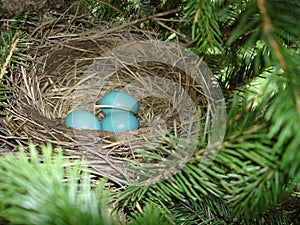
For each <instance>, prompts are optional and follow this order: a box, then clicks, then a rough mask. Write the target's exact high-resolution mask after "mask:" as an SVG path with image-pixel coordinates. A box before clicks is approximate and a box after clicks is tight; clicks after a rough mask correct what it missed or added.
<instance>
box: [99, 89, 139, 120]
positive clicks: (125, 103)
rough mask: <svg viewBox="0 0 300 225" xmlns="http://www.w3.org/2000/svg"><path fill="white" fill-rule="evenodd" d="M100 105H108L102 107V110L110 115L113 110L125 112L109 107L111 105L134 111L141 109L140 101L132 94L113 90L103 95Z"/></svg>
mask: <svg viewBox="0 0 300 225" xmlns="http://www.w3.org/2000/svg"><path fill="white" fill-rule="evenodd" d="M100 105H102V106H106V107H103V108H102V112H103V113H104V114H105V115H109V114H111V113H113V112H123V111H124V110H121V109H113V108H109V106H117V107H121V108H125V109H129V110H131V111H133V112H137V111H138V110H139V103H138V101H137V100H136V99H135V98H134V97H132V96H131V95H130V94H127V93H125V92H121V91H111V92H109V93H107V94H105V95H104V96H103V98H102V99H101V101H100Z"/></svg>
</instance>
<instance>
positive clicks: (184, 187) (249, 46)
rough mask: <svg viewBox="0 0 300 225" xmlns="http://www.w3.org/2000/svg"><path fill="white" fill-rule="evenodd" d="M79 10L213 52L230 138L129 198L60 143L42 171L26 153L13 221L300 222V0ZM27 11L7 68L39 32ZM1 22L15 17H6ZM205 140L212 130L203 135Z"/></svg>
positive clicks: (6, 166) (5, 180)
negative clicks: (65, 153)
mask: <svg viewBox="0 0 300 225" xmlns="http://www.w3.org/2000/svg"><path fill="white" fill-rule="evenodd" d="M67 3H68V2H66V4H67ZM78 4H81V10H82V11H83V12H84V14H85V16H86V18H88V19H89V20H90V21H93V22H95V21H97V20H109V19H111V18H115V19H116V20H119V21H122V22H124V23H126V22H129V21H140V22H139V23H137V24H138V25H139V26H140V27H141V28H146V27H147V26H150V27H155V28H156V29H159V30H160V34H161V36H160V38H161V40H167V41H170V40H172V39H174V38H177V39H178V40H180V41H181V42H182V43H184V44H185V45H186V46H187V47H189V48H190V49H192V50H193V51H194V52H195V53H197V54H199V55H201V56H203V57H204V60H205V62H207V64H208V65H209V67H210V68H211V69H212V70H213V72H214V74H215V76H216V77H217V80H218V82H219V84H220V86H221V88H222V90H223V94H224V96H225V98H226V104H227V113H228V115H227V128H226V136H225V139H224V141H223V143H222V144H221V149H220V151H219V152H218V154H217V156H216V158H215V160H214V161H213V162H212V163H211V164H210V165H209V166H208V167H207V168H204V166H203V162H201V155H198V154H197V152H198V151H201V150H203V145H201V144H199V146H198V147H197V150H196V152H195V157H194V158H193V159H192V160H190V162H188V164H187V165H186V166H185V167H184V168H182V169H181V171H179V172H178V173H176V174H174V175H173V176H171V177H169V178H168V179H166V180H164V181H161V182H158V183H155V184H148V185H146V184H141V185H129V186H128V187H126V189H124V190H123V191H121V192H118V193H115V192H112V191H109V190H107V189H106V188H105V181H104V180H101V181H99V184H98V186H97V187H96V188H92V187H91V185H90V179H89V176H88V174H87V173H82V171H81V170H79V168H80V166H82V165H80V164H78V165H75V166H74V165H71V164H70V163H69V162H68V161H66V160H65V159H63V157H62V154H61V152H60V153H58V154H55V155H53V153H51V146H43V147H42V150H41V151H42V152H43V159H44V163H40V161H39V160H38V157H37V151H36V148H35V147H34V146H33V145H31V158H30V160H27V158H26V156H25V154H24V153H23V152H22V150H21V153H20V155H19V157H17V158H15V157H12V156H10V155H7V156H6V157H5V158H3V159H2V160H1V161H0V218H3V223H4V222H9V223H10V224H122V223H124V224H125V223H126V222H125V221H127V222H129V224H185V225H189V224H299V223H300V222H299V221H300V218H299V214H300V213H299V212H300V210H299V208H300V207H299V201H300V200H299V198H300V193H299V190H300V187H299V186H300V185H299V184H300V151H299V150H300V141H299V140H300V63H299V62H300V54H299V53H300V50H299V46H300V40H299V38H300V23H299V21H300V2H299V1H298V0H272V1H267V0H192V1H163V0H161V1H141V0H140V1H126V2H124V1H117V0H112V1H96V0H78ZM69 6H70V5H69ZM66 7H67V6H66ZM2 11H3V15H2ZM165 12H168V13H165ZM161 13H165V14H164V15H165V16H160V15H162V14H161ZM26 15H27V14H24V13H23V14H22V12H21V13H20V14H18V15H17V16H16V17H15V21H17V22H18V21H19V23H16V24H14V25H11V27H9V29H7V30H6V32H4V33H2V36H1V54H2V56H1V61H2V68H3V65H4V62H5V61H6V59H7V55H8V52H9V49H10V47H11V45H12V40H13V37H14V35H15V34H16V33H17V32H19V35H20V39H21V40H25V39H26V34H27V33H26V26H27V25H28V24H30V23H27V22H26V21H27V20H28V21H31V18H30V17H28V16H26ZM1 17H2V18H5V11H4V10H1ZM24 18H26V20H24ZM20 21H22V22H20ZM24 21H25V22H24ZM163 25H164V26H163ZM20 44H22V41H21V42H20ZM19 49H22V45H20V48H19ZM20 52H21V50H20V51H14V52H13V53H14V54H13V57H12V59H11V60H10V64H9V66H17V65H18V63H21V62H20V59H19V58H18V54H19V53H20ZM7 70H9V67H8V68H7ZM5 79H6V78H5V76H4V77H3V78H2V82H1V84H0V106H1V107H5V104H6V101H5V100H6V99H7V98H8V97H9V95H10V93H12V91H13V90H11V89H10V88H7V87H6V85H5V82H6V80H5ZM258 82H259V85H257V83H258ZM0 129H1V128H0ZM205 135H206V133H205V132H200V133H199V139H200V140H203V139H205V138H207V137H206V136H205ZM177 138H178V137H177ZM172 140H173V141H174V143H176V141H178V140H176V137H174V138H173V139H172ZM53 158H54V161H53ZM65 178H68V179H65ZM79 178H80V180H81V182H78V179H79ZM110 200H114V201H113V202H114V205H113V206H112V205H111V203H110ZM111 209H114V210H111ZM118 212H123V213H124V214H125V215H126V216H125V219H124V218H123V219H121V217H120V216H119V214H118Z"/></svg>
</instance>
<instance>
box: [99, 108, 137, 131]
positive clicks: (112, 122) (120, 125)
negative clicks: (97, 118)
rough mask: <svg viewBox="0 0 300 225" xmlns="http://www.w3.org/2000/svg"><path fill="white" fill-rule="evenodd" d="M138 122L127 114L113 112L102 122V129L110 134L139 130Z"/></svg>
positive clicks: (130, 114)
mask: <svg viewBox="0 0 300 225" xmlns="http://www.w3.org/2000/svg"><path fill="white" fill-rule="evenodd" d="M139 125H140V123H139V120H138V119H137V118H136V117H135V116H134V115H133V114H132V113H129V112H124V111H123V112H114V113H111V114H109V115H107V116H106V117H105V118H104V119H103V120H102V129H103V130H106V131H110V132H117V133H118V132H124V131H129V130H135V129H138V128H139Z"/></svg>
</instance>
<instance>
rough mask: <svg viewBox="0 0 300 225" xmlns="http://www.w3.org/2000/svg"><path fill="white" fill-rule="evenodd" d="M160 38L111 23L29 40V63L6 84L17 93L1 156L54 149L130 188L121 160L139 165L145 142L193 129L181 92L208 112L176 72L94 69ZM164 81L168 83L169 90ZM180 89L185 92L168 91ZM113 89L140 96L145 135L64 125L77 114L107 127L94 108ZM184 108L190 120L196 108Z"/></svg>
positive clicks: (46, 29)
mask: <svg viewBox="0 0 300 225" xmlns="http://www.w3.org/2000/svg"><path fill="white" fill-rule="evenodd" d="M156 39H157V35H156V33H155V32H153V31H141V30H139V29H137V28H134V27H129V26H110V27H108V26H107V24H104V25H101V26H100V25H98V26H97V28H93V29H90V28H89V29H86V28H83V27H82V25H76V26H75V25H70V24H68V25H65V24H62V23H59V22H58V21H55V22H53V23H52V24H48V25H47V26H41V27H39V28H37V29H36V30H34V31H33V33H32V36H31V37H30V38H29V39H28V43H31V44H30V48H28V49H27V50H26V51H24V52H23V56H24V58H25V60H24V64H20V65H19V66H18V67H16V68H13V69H12V70H11V71H10V74H9V77H8V80H9V81H10V84H11V85H12V86H13V87H14V88H15V91H14V93H13V96H12V98H10V99H9V100H8V107H7V108H5V110H4V112H5V115H4V116H2V117H1V121H0V122H1V130H0V135H1V141H0V144H1V149H2V150H1V153H6V152H15V151H17V149H18V146H19V145H23V146H25V148H26V146H28V142H29V141H32V142H33V143H35V144H42V143H45V142H50V143H51V144H52V145H53V146H54V149H55V148H56V147H57V146H61V147H62V148H63V151H64V154H65V155H67V156H68V157H70V158H71V159H82V158H85V159H86V160H87V162H88V166H89V168H90V171H91V172H92V173H93V174H95V175H99V176H106V175H107V174H109V175H110V178H111V180H113V181H114V182H117V183H125V182H126V180H127V179H128V176H129V175H128V174H126V172H124V166H123V164H122V160H120V159H124V158H127V159H135V157H136V156H135V152H134V149H140V148H147V147H146V145H145V139H147V140H154V142H155V141H156V140H157V142H159V143H160V144H164V143H162V139H158V137H157V135H160V134H158V133H157V132H156V131H157V130H158V129H160V128H164V129H165V130H168V131H169V132H171V133H172V132H173V133H174V132H175V131H174V130H176V132H179V131H180V129H182V126H180V124H183V123H186V124H187V122H189V123H190V122H191V121H182V116H181V115H179V113H178V107H180V105H184V104H183V101H184V99H183V101H179V102H177V103H176V106H174V101H173V100H172V99H176V98H178V97H179V96H181V95H182V94H181V92H180V90H184V92H186V93H188V96H189V97H190V98H191V99H192V101H193V104H194V106H200V107H201V108H203V112H202V113H203V116H204V117H205V113H206V111H205V110H204V109H205V108H206V106H207V97H206V96H205V95H204V94H203V90H202V89H201V87H199V86H198V85H196V84H195V82H193V80H192V79H191V78H190V77H189V76H188V75H187V74H186V73H185V72H183V71H182V70H179V69H177V68H175V67H174V66H172V65H167V64H165V63H162V62H159V61H156V62H155V61H148V62H140V63H136V64H132V65H126V66H123V67H122V68H121V69H118V70H116V71H115V72H114V73H112V74H110V76H109V77H107V76H105V74H101V75H100V76H99V73H98V72H97V66H95V65H98V64H99V63H100V64H101V63H103V55H105V54H106V53H108V52H110V51H112V50H113V49H115V48H117V47H118V46H122V45H124V44H128V43H134V42H137V41H145V40H156ZM101 57H102V58H101ZM98 59H101V60H102V61H101V60H100V61H99V60H98ZM104 62H105V61H104ZM121 63H122V62H121ZM102 66H103V65H102ZM95 71H96V72H95ZM152 78H159V79H158V80H153V79H152ZM147 79H148V80H149V79H150V81H151V82H150V83H149V82H148V83H147V82H146V81H147ZM164 80H167V81H169V83H166V84H163V83H162V82H163V81H164ZM153 81H155V82H153ZM174 83H176V84H178V87H180V88H182V89H180V88H179V89H178V88H177V89H176V90H175V91H174V89H172V88H168V87H170V84H174ZM176 87H177V86H176ZM168 89H169V90H168ZM112 90H121V91H127V92H129V93H131V94H132V95H133V96H138V97H139V104H140V110H139V112H138V114H137V117H138V119H139V121H140V128H139V129H137V130H135V131H131V132H125V133H123V134H122V133H120V134H118V133H111V132H106V131H91V130H80V129H72V128H69V127H67V126H65V125H64V118H65V117H66V115H67V114H68V113H69V112H71V111H73V110H75V109H86V110H89V111H91V112H93V113H95V115H96V116H97V117H98V118H99V119H100V121H101V120H102V119H103V115H102V113H101V111H100V110H99V109H97V108H96V109H95V107H94V105H95V104H96V103H97V102H98V101H99V100H100V99H101V97H102V96H103V95H104V94H106V93H107V92H109V91H112ZM151 93H152V94H151ZM153 93H156V94H153ZM157 93H163V94H157ZM165 94H166V95H165ZM89 96H93V97H89ZM165 96H168V97H165ZM184 107H185V109H183V112H184V113H185V112H186V113H187V117H183V118H184V120H187V119H188V118H189V117H188V113H189V111H190V109H189V108H188V107H189V106H185V105H184ZM190 107H193V106H190ZM174 120H175V121H177V123H174ZM151 138H152V139H151Z"/></svg>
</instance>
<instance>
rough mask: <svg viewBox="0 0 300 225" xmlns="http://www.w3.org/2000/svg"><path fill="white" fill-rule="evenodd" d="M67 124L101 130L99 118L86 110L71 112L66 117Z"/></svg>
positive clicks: (79, 127)
mask: <svg viewBox="0 0 300 225" xmlns="http://www.w3.org/2000/svg"><path fill="white" fill-rule="evenodd" d="M65 125H66V126H68V127H72V128H78V129H89V130H101V123H100V122H99V120H98V118H97V117H96V116H95V115H94V114H92V113H90V112H88V111H86V110H75V111H73V112H71V113H69V114H68V115H67V117H66V119H65Z"/></svg>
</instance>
